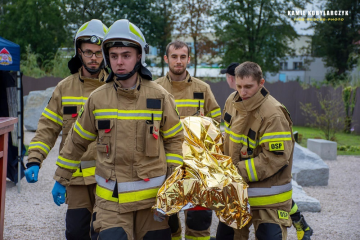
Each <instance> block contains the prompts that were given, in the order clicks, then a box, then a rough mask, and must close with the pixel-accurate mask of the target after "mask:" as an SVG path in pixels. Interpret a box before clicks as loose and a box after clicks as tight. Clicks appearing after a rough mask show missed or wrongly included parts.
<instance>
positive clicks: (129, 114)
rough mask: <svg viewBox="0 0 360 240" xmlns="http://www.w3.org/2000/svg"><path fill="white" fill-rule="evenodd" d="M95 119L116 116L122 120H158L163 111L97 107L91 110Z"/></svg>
mask: <svg viewBox="0 0 360 240" xmlns="http://www.w3.org/2000/svg"><path fill="white" fill-rule="evenodd" d="M93 114H94V116H95V119H108V118H117V119H123V120H155V121H160V120H161V118H162V114H163V111H154V110H118V109H97V110H94V111H93Z"/></svg>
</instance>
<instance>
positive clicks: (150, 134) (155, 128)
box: [145, 121, 160, 157]
mask: <svg viewBox="0 0 360 240" xmlns="http://www.w3.org/2000/svg"><path fill="white" fill-rule="evenodd" d="M159 128H160V122H159V121H154V122H152V123H147V124H146V133H145V136H146V137H145V155H146V156H147V157H158V156H159V142H160V139H159V138H160V132H159Z"/></svg>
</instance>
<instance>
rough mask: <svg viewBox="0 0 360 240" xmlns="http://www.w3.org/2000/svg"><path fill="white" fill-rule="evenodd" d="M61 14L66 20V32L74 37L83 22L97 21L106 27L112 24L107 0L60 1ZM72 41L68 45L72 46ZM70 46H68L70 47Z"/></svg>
mask: <svg viewBox="0 0 360 240" xmlns="http://www.w3.org/2000/svg"><path fill="white" fill-rule="evenodd" d="M61 1H62V5H61V6H63V7H62V12H63V15H64V16H65V19H66V24H67V30H68V33H69V35H70V36H72V37H74V35H75V33H76V31H77V30H78V29H79V28H80V27H81V25H83V24H84V23H85V22H88V21H90V20H91V19H99V20H100V21H102V22H103V23H104V24H105V25H106V26H107V27H110V25H111V24H112V23H113V19H112V18H111V16H110V11H111V10H110V1H107V0H61ZM72 39H73V38H71V41H69V43H71V44H72ZM71 44H70V45H71Z"/></svg>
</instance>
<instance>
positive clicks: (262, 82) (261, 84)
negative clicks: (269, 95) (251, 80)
mask: <svg viewBox="0 0 360 240" xmlns="http://www.w3.org/2000/svg"><path fill="white" fill-rule="evenodd" d="M264 83H265V79H263V78H262V79H261V80H260V86H261V87H263V86H264Z"/></svg>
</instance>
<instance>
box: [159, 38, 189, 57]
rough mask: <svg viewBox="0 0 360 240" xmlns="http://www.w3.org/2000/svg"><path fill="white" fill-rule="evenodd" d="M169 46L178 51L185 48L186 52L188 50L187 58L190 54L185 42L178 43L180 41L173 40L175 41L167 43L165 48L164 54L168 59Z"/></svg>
mask: <svg viewBox="0 0 360 240" xmlns="http://www.w3.org/2000/svg"><path fill="white" fill-rule="evenodd" d="M170 46H174V48H175V49H180V48H183V47H186V48H187V50H188V56H189V54H190V48H189V46H188V45H187V44H186V43H185V42H183V41H180V40H175V41H172V42H171V43H169V44H168V45H167V46H166V51H165V54H166V56H167V57H169V48H170Z"/></svg>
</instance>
